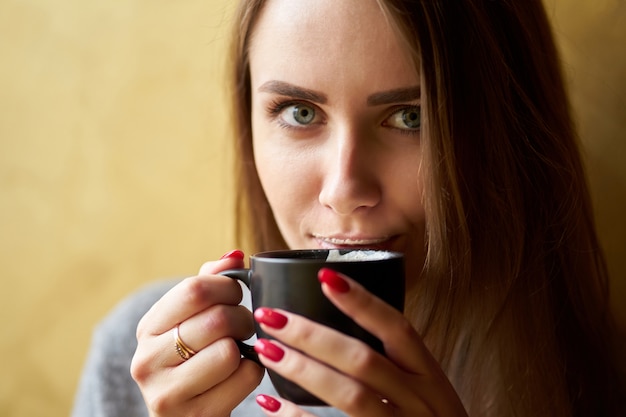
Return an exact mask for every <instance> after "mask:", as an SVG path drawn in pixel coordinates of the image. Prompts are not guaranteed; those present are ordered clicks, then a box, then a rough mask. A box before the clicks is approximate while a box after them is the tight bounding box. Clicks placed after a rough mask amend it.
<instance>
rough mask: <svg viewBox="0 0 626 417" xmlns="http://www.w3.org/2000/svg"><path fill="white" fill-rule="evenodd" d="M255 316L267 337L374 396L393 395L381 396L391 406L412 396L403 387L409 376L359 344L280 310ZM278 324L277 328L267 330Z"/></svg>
mask: <svg viewBox="0 0 626 417" xmlns="http://www.w3.org/2000/svg"><path fill="white" fill-rule="evenodd" d="M254 315H255V318H257V321H259V322H260V323H261V327H262V329H263V330H264V331H265V332H266V333H267V334H269V335H271V336H273V337H275V338H277V339H279V340H280V341H281V342H282V343H284V344H286V345H288V346H289V347H290V348H293V349H296V350H298V351H301V352H303V353H304V354H306V355H308V356H309V357H311V358H313V359H315V360H317V361H318V362H322V363H325V364H327V365H328V366H330V367H332V368H334V369H336V370H338V371H340V372H341V373H343V374H345V375H348V376H350V377H351V378H353V379H355V380H357V381H360V382H361V383H364V384H365V385H367V386H368V387H370V388H371V389H372V390H373V391H374V392H377V393H385V392H388V393H393V396H389V395H383V396H384V397H386V398H387V399H389V400H391V401H392V402H393V403H396V401H397V400H399V399H400V398H402V397H403V396H407V395H411V393H410V389H409V388H408V387H407V384H406V383H407V377H408V376H409V375H407V374H406V373H405V372H404V371H403V370H401V369H400V368H398V367H397V366H396V365H395V364H393V363H391V362H390V361H389V359H387V358H386V357H384V356H383V355H381V354H380V353H378V352H376V351H375V350H373V349H372V348H371V347H369V346H368V345H367V344H366V343H364V342H362V341H361V340H358V339H355V338H352V337H349V336H346V335H345V334H342V333H340V332H339V331H337V330H335V329H332V328H329V327H326V326H322V325H319V324H318V323H315V322H313V321H311V320H309V319H307V318H305V317H302V316H299V315H296V314H292V313H289V312H287V311H283V310H270V309H266V308H260V309H257V310H256V311H255V313H254ZM278 315H280V316H283V317H284V319H285V320H281V319H279V318H278V317H277V316H278ZM265 323H269V324H270V325H269V326H268V324H265ZM278 323H280V325H279V326H278V327H279V328H275V327H276V326H274V327H270V326H271V325H275V324H278Z"/></svg>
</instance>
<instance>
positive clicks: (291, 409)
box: [256, 394, 315, 417]
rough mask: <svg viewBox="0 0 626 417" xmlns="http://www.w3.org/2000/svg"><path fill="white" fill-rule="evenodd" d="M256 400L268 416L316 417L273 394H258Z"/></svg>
mask: <svg viewBox="0 0 626 417" xmlns="http://www.w3.org/2000/svg"><path fill="white" fill-rule="evenodd" d="M256 402H257V404H258V405H259V406H260V407H261V409H262V410H263V412H264V413H265V415H266V416H270V417H278V416H279V417H315V416H314V415H313V414H311V413H309V412H307V411H305V410H303V409H301V408H300V407H298V406H297V405H296V404H294V403H292V402H291V401H287V400H285V399H282V398H276V397H273V396H271V395H265V394H260V395H257V397H256Z"/></svg>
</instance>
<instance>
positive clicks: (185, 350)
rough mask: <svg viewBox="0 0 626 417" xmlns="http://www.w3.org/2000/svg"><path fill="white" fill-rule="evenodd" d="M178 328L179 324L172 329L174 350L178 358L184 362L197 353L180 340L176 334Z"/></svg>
mask: <svg viewBox="0 0 626 417" xmlns="http://www.w3.org/2000/svg"><path fill="white" fill-rule="evenodd" d="M178 326H180V324H177V325H176V327H174V342H176V345H175V348H176V352H178V356H180V357H181V358H182V359H183V361H186V360H188V359H189V358H191V357H192V356H193V355H195V354H196V353H197V352H196V351H194V350H193V349H192V348H190V347H189V346H187V345H186V344H185V342H183V340H182V339H181V338H180V335H179V334H178Z"/></svg>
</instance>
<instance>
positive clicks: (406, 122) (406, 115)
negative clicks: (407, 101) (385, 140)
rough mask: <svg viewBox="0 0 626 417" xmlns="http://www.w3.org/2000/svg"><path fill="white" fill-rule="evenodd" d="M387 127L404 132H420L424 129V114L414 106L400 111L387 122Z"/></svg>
mask: <svg viewBox="0 0 626 417" xmlns="http://www.w3.org/2000/svg"><path fill="white" fill-rule="evenodd" d="M385 125H387V126H390V127H394V128H396V129H403V130H419V129H420V128H421V127H422V112H421V109H420V108H419V107H416V106H412V107H406V108H404V109H401V110H398V111H396V112H395V113H393V114H392V115H391V116H389V118H388V119H387V120H386V121H385Z"/></svg>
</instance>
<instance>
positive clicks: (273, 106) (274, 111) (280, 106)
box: [267, 100, 319, 130]
mask: <svg viewBox="0 0 626 417" xmlns="http://www.w3.org/2000/svg"><path fill="white" fill-rule="evenodd" d="M298 104H300V105H305V106H307V107H311V108H313V109H315V111H316V112H318V111H319V109H318V108H317V107H316V106H315V105H313V104H309V103H307V102H304V101H298V100H285V101H280V100H272V101H271V102H270V103H269V105H268V106H267V113H268V114H269V116H270V118H271V119H272V120H273V121H275V122H276V123H277V124H278V125H279V126H280V127H282V128H284V129H291V130H294V129H295V130H298V129H306V128H307V126H302V127H298V126H293V125H290V124H288V123H285V122H283V121H282V120H281V119H280V114H281V113H282V111H283V110H285V109H286V108H287V107H289V106H294V105H298Z"/></svg>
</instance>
